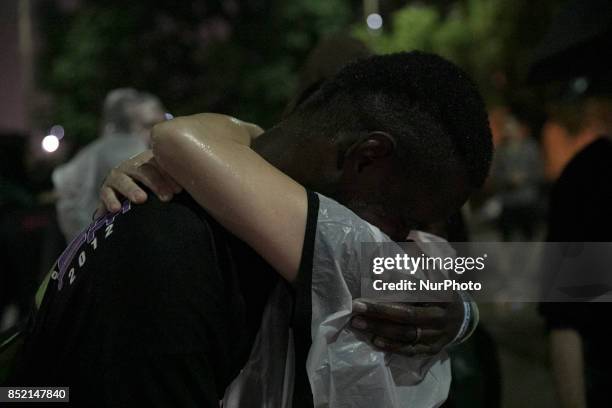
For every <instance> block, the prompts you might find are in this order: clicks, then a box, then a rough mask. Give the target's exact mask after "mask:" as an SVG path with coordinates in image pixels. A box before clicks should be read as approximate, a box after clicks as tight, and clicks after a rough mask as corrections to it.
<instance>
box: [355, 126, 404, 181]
mask: <svg viewBox="0 0 612 408" xmlns="http://www.w3.org/2000/svg"><path fill="white" fill-rule="evenodd" d="M396 146H397V143H396V142H395V139H394V138H393V136H391V135H390V134H388V133H386V132H381V131H374V132H369V133H368V134H367V135H365V136H363V137H361V138H360V139H359V140H357V141H356V142H355V143H353V144H352V145H351V146H350V147H349V148H348V149H347V150H346V152H345V154H344V160H343V162H344V165H345V166H346V165H349V166H351V167H353V169H354V171H356V172H357V173H360V172H361V171H362V170H363V169H364V168H366V167H367V166H369V165H371V164H374V163H377V162H380V161H381V160H384V161H389V160H390V159H391V157H392V156H393V152H394V151H395V149H396Z"/></svg>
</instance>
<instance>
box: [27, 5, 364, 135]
mask: <svg viewBox="0 0 612 408" xmlns="http://www.w3.org/2000/svg"><path fill="white" fill-rule="evenodd" d="M67 3H70V2H66V1H64V2H60V1H57V0H42V1H41V2H39V8H38V10H37V16H38V20H39V22H40V26H41V30H40V36H41V39H42V43H43V45H42V51H41V53H40V57H39V61H38V64H37V67H38V72H37V82H38V87H39V89H41V90H42V91H43V92H44V93H46V94H48V95H49V98H50V100H51V103H50V104H49V109H48V112H45V113H44V114H43V113H42V112H39V115H38V118H37V119H38V121H39V125H40V126H41V127H45V126H48V125H50V124H51V123H61V124H62V125H64V127H65V128H66V134H67V136H68V137H71V138H72V139H71V140H72V141H73V142H76V144H83V143H86V142H88V141H91V140H92V139H94V138H95V137H96V136H97V134H98V131H97V127H98V125H99V123H98V117H99V113H100V108H101V103H102V101H103V98H104V95H105V94H106V92H108V91H109V90H110V89H113V88H117V87H123V86H132V87H135V88H138V89H142V90H147V91H149V92H152V93H154V94H156V95H158V96H159V97H160V98H161V99H162V101H163V102H164V104H165V105H166V106H167V109H168V111H170V112H171V113H173V114H175V115H176V114H189V113H195V112H202V111H216V112H223V113H229V114H233V115H236V116H238V117H240V118H243V119H245V120H250V121H254V122H256V123H259V124H261V125H263V126H269V125H271V124H273V123H274V122H275V121H276V120H277V119H278V117H279V115H280V112H281V111H282V109H283V107H284V105H285V103H286V102H287V100H288V99H289V98H290V96H291V93H292V91H293V89H294V85H295V84H294V82H295V78H296V74H297V71H298V69H299V65H300V63H301V62H302V61H303V59H304V57H305V55H306V53H307V52H308V51H309V49H310V48H312V46H313V45H314V44H315V43H316V41H317V40H318V39H319V38H320V37H321V36H322V35H325V34H327V33H330V32H335V31H338V30H341V29H342V28H344V27H347V26H348V24H349V23H350V22H351V21H353V19H354V18H355V15H356V14H357V13H358V11H359V8H358V7H355V6H356V5H357V6H358V4H359V3H358V2H357V3H356V2H352V1H349V0H292V1H283V0H259V1H257V0H218V1H202V0H199V1H173V2H169V1H159V0H132V1H117V0H110V1H109V0H81V1H73V2H72V3H74V4H72V5H71V6H70V7H67V6H66V4H67Z"/></svg>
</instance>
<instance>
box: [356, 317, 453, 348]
mask: <svg viewBox="0 0 612 408" xmlns="http://www.w3.org/2000/svg"><path fill="white" fill-rule="evenodd" d="M351 326H352V327H353V328H355V329H357V330H360V331H364V332H368V333H371V334H374V335H376V336H377V337H383V338H387V339H390V340H392V341H395V342H398V343H402V344H403V345H407V344H412V343H414V342H415V340H417V328H416V327H415V326H411V325H403V324H398V323H392V322H389V321H384V320H378V319H371V318H366V317H362V316H356V317H354V318H353V319H352V320H351ZM442 334H443V332H442V331H441V330H436V329H421V328H419V329H418V342H419V343H426V344H431V343H434V342H436V341H438V340H439V339H440V337H441V336H442Z"/></svg>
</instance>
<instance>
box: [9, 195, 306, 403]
mask: <svg viewBox="0 0 612 408" xmlns="http://www.w3.org/2000/svg"><path fill="white" fill-rule="evenodd" d="M149 196H150V199H149V201H148V202H147V203H146V204H144V205H139V206H130V205H129V203H125V204H124V207H123V210H122V211H121V212H120V213H118V214H117V215H106V216H105V217H103V218H101V219H99V220H97V221H96V222H95V223H94V224H92V226H90V228H89V230H88V231H85V232H84V233H82V234H81V235H80V236H79V237H77V238H75V241H73V242H72V243H71V244H70V245H69V246H68V248H67V249H66V251H65V252H64V254H62V256H61V257H60V259H59V260H58V262H57V263H56V264H55V265H54V267H53V273H52V280H51V281H50V283H49V287H48V289H47V292H46V294H45V297H44V300H43V303H42V305H41V308H40V311H39V312H38V314H37V315H36V317H35V319H33V320H32V324H31V325H30V327H29V329H28V332H27V335H26V342H25V344H24V348H23V352H22V355H21V358H20V360H19V362H18V364H17V369H16V370H15V373H14V375H13V376H12V379H11V380H10V384H12V385H16V386H35V385H36V386H70V387H71V388H70V399H71V405H73V406H88V407H96V406H100V407H121V406H126V407H127V406H129V407H132V406H136V404H141V405H142V404H144V405H146V406H159V407H208V406H210V407H218V400H219V399H221V397H222V396H223V392H224V390H225V388H226V386H227V385H228V384H229V382H230V381H231V380H232V379H233V378H234V377H235V376H236V374H237V373H238V372H239V370H240V369H241V368H242V366H243V365H244V363H245V362H246V360H247V358H248V356H249V352H250V350H251V346H252V343H253V340H254V337H255V335H256V333H257V330H258V329H259V326H260V323H261V316H262V312H263V308H264V306H265V303H266V301H267V299H268V296H269V293H270V290H271V289H272V288H273V286H274V285H275V284H276V283H277V282H278V279H279V278H278V275H277V274H276V273H275V271H274V270H273V269H272V268H271V267H270V266H269V265H268V264H267V263H266V262H265V261H263V259H261V258H260V257H259V256H258V255H257V254H256V253H255V252H254V251H253V250H251V249H250V248H249V247H248V246H247V245H246V244H244V243H243V242H242V241H240V240H239V239H237V238H236V237H234V236H233V235H231V234H229V233H228V232H227V231H226V230H225V229H224V228H222V227H221V226H220V225H219V224H217V223H216V222H215V221H214V220H213V219H212V218H211V217H210V216H208V215H207V213H206V212H205V211H204V210H202V209H201V208H200V207H199V206H198V205H197V203H195V201H193V200H192V199H191V197H189V196H188V195H186V194H182V195H180V196H178V197H177V198H175V199H174V200H173V201H172V202H170V203H162V202H160V201H158V200H157V199H156V198H155V197H153V195H152V194H150V195H149ZM316 203H317V201H316V195H315V194H311V193H309V208H310V207H313V206H314V207H313V208H316ZM307 225H308V227H307V231H310V232H308V233H309V234H310V235H309V236H308V237H306V240H305V241H306V242H307V243H308V242H311V241H312V242H313V241H314V230H316V209H315V210H314V211H312V210H309V217H308V221H307ZM309 260H310V261H309ZM309 263H310V268H311V266H312V245H309V244H306V245H305V249H304V253H303V257H302V268H301V270H302V271H303V270H304V268H306V269H308V268H309V266H308V264H309ZM309 273H310V272H308V273H306V274H304V273H302V272H300V278H298V281H299V282H303V281H305V283H298V285H297V290H296V293H298V294H299V295H298V299H299V302H300V304H301V305H304V304H306V305H307V308H309V300H307V299H304V296H306V297H308V296H309V295H308V293H309V279H308V276H309ZM304 276H305V277H306V278H304ZM298 309H299V310H302V308H298ZM305 313H306V312H303V311H302V312H299V313H298V314H296V319H295V320H294V322H295V323H296V324H297V325H298V326H299V328H298V331H297V332H299V333H300V336H307V337H306V339H305V342H304V341H296V343H297V346H296V347H297V348H298V356H301V354H300V353H302V354H303V350H304V348H305V347H306V352H307V347H309V344H310V333H309V330H308V327H309V320H308V321H306V323H304V321H302V320H303V319H309V316H310V315H309V313H306V314H305ZM304 327H305V328H306V330H307V332H304V331H303V330H302V329H301V328H304ZM296 337H297V336H296ZM299 350H301V351H299ZM303 361H304V362H305V356H303ZM303 365H304V364H303V362H300V360H298V364H297V366H298V367H301V366H303ZM298 388H299V387H298Z"/></svg>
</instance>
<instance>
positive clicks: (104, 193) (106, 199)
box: [96, 186, 121, 215]
mask: <svg viewBox="0 0 612 408" xmlns="http://www.w3.org/2000/svg"><path fill="white" fill-rule="evenodd" d="M100 199H101V200H102V203H103V204H104V207H106V210H107V211H109V212H113V213H114V212H117V211H119V210H120V209H121V203H120V202H119V200H118V199H117V196H116V195H115V192H114V191H113V190H112V189H111V188H109V187H106V186H103V187H102V189H101V190H100ZM96 215H98V212H96Z"/></svg>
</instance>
